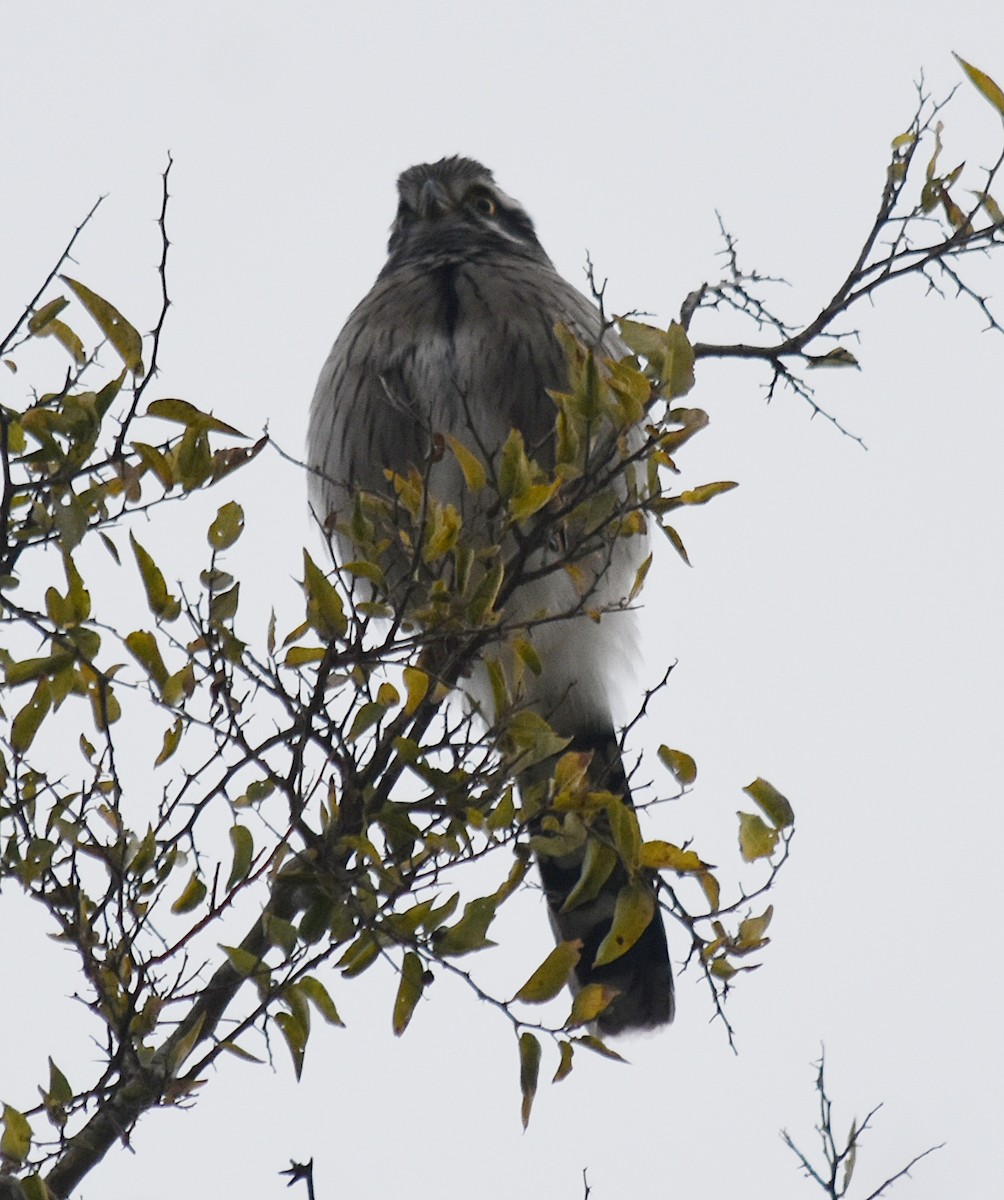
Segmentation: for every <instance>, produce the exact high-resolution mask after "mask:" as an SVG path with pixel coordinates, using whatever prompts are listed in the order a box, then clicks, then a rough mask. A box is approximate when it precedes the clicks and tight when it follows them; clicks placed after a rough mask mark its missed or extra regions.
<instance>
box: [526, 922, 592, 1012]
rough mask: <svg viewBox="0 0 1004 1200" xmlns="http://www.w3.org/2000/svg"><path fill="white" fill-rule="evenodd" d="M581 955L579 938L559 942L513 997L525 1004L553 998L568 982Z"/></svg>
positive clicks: (543, 1001) (540, 1002)
mask: <svg viewBox="0 0 1004 1200" xmlns="http://www.w3.org/2000/svg"><path fill="white" fill-rule="evenodd" d="M581 957H582V942H581V940H580V939H578V938H576V939H575V940H574V941H570V942H559V943H558V945H557V946H555V948H554V949H553V950H552V951H551V953H550V954H549V955H548V956H547V958H545V959H544V961H543V962H542V963H541V964H540V966H539V967H538V968H537V969H536V971H534V973H533V974H532V975H531V976H530V978H529V979H528V980H527V981H526V983H524V984H523V986H522V987H521V988H520V989H519V991H518V992H517V993H516V995H515V996H514V997H513V999H514V1000H522V1001H523V1002H524V1003H525V1004H544V1003H545V1002H546V1001H548V1000H553V999H554V997H555V996H557V994H558V993H559V992H560V991H561V989H562V988H563V987H564V986H565V984H566V983H568V977H569V975H570V974H571V973H572V970H573V968H574V967H575V966H576V964H577V963H578V961H579V959H580V958H581Z"/></svg>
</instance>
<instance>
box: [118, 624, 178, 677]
mask: <svg viewBox="0 0 1004 1200" xmlns="http://www.w3.org/2000/svg"><path fill="white" fill-rule="evenodd" d="M125 644H126V647H127V649H128V650H129V653H130V654H131V655H132V656H133V658H135V659H136V661H137V662H138V663H139V665H140V666H141V667H142V668H143V669H144V670H145V671H146V673H147V674H148V675H149V676H150V678H151V679H152V680H153V681H154V683H156V684H157V687H158V688H162V687H163V686H164V684H165V683H167V677H168V672H167V667H166V666H164V660H163V658H162V657H161V654H160V647H159V646H158V645H157V639H156V638H155V637H154V636H153V634H152V633H150V632H149V630H146V629H137V630H135V631H134V632H133V633H129V634H126V638H125Z"/></svg>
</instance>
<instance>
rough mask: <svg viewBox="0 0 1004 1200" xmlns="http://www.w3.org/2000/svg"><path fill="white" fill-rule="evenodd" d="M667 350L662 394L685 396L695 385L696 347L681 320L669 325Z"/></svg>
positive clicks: (669, 396)
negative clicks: (688, 336)
mask: <svg viewBox="0 0 1004 1200" xmlns="http://www.w3.org/2000/svg"><path fill="white" fill-rule="evenodd" d="M667 350H668V354H667V357H666V363H665V366H664V367H663V370H662V392H661V394H662V395H663V396H664V397H666V398H667V399H670V400H675V399H677V398H678V397H679V396H685V395H686V394H687V392H689V391H690V389H691V388H692V387H693V386H694V348H693V347H692V346H691V344H690V341H689V339H688V338H687V334H686V331H685V330H684V328H683V326H682V325H681V324H680V323H679V321H673V322H672V323H671V324H670V326H669V330H668V337H667Z"/></svg>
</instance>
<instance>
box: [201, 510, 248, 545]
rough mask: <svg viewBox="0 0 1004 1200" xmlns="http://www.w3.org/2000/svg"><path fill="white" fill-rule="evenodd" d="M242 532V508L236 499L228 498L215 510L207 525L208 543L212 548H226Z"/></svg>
mask: <svg viewBox="0 0 1004 1200" xmlns="http://www.w3.org/2000/svg"><path fill="white" fill-rule="evenodd" d="M243 532H244V509H243V508H241V506H240V505H239V504H238V503H237V501H236V500H229V501H227V503H226V504H224V505H223V507H222V508H221V509H220V510H219V511H218V512H217V514H216V519H215V520H214V521H213V523H212V525H210V526H209V534H208V537H209V544H210V546H212V548H213V549H214V550H226V549H228V548H229V547H230V546H232V545H233V544H234V542H236V541H237V539H238V538H239V537H240V536H241V534H242V533H243Z"/></svg>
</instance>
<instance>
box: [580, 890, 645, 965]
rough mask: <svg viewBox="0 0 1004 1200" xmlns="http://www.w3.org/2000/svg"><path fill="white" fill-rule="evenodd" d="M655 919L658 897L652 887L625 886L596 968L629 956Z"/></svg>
mask: <svg viewBox="0 0 1004 1200" xmlns="http://www.w3.org/2000/svg"><path fill="white" fill-rule="evenodd" d="M654 915H655V895H654V893H653V891H652V887H651V885H650V884H648V883H646V882H645V881H644V880H641V879H638V880H635V881H634V882H633V883H628V884H625V886H624V887H622V888H621V890H620V892H618V894H617V903H616V905H615V907H614V919H613V923H612V925H611V926H610V932H609V933H608V934H607V936H606V937H605V938H604V939H603V941H602V942H601V943H600V947H599V949H598V950H597V951H596V958H595V959H594V962H593V965H594V966H596V967H602V966H605V965H606V964H607V963H610V962H613V961H614V960H615V959H618V958H620V956H621V955H622V954H626V953H627V951H628V950H630V949H631V947H632V946H633V945H634V944H635V942H636V941H637V940H638V939H639V938H640V937H641V935H642V934H643V933H644V932H645V930H646V929H647V928H648V927H649V925H650V924H651V922H652V918H653V916H654Z"/></svg>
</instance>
